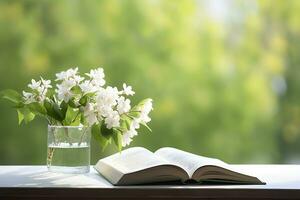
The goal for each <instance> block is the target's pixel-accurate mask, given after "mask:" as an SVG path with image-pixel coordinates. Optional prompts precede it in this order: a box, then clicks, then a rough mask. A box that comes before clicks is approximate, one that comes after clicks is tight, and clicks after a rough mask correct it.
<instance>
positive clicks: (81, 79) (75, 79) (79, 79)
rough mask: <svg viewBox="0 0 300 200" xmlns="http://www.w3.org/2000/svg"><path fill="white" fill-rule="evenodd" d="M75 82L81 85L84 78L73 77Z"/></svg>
mask: <svg viewBox="0 0 300 200" xmlns="http://www.w3.org/2000/svg"><path fill="white" fill-rule="evenodd" d="M73 80H74V81H75V82H76V83H77V84H79V83H80V82H81V81H83V80H84V78H83V77H81V76H79V75H75V76H74V77H73Z"/></svg>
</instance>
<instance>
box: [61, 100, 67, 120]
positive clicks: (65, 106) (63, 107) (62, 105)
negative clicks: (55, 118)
mask: <svg viewBox="0 0 300 200" xmlns="http://www.w3.org/2000/svg"><path fill="white" fill-rule="evenodd" d="M59 107H60V110H61V112H62V114H63V118H66V113H67V110H68V104H67V103H66V102H65V101H62V102H61V103H60V106H59Z"/></svg>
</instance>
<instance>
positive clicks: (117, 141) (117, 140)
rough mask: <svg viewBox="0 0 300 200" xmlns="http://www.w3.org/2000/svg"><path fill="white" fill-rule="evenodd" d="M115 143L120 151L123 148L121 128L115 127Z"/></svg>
mask: <svg viewBox="0 0 300 200" xmlns="http://www.w3.org/2000/svg"><path fill="white" fill-rule="evenodd" d="M112 138H113V140H114V143H115V145H116V146H117V148H118V151H121V150H122V134H121V132H120V131H119V130H116V129H114V131H113V136H112Z"/></svg>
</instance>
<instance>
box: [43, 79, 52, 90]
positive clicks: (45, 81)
mask: <svg viewBox="0 0 300 200" xmlns="http://www.w3.org/2000/svg"><path fill="white" fill-rule="evenodd" d="M41 81H42V84H43V86H44V88H47V89H48V88H52V85H51V81H50V80H44V79H43V78H42V77H41Z"/></svg>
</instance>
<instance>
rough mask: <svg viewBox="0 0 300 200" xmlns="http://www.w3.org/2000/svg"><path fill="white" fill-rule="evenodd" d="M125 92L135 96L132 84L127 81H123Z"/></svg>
mask: <svg viewBox="0 0 300 200" xmlns="http://www.w3.org/2000/svg"><path fill="white" fill-rule="evenodd" d="M123 93H124V94H126V95H128V96H129V95H131V96H133V95H134V94H135V92H134V91H133V90H132V87H131V86H127V85H126V83H123Z"/></svg>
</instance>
